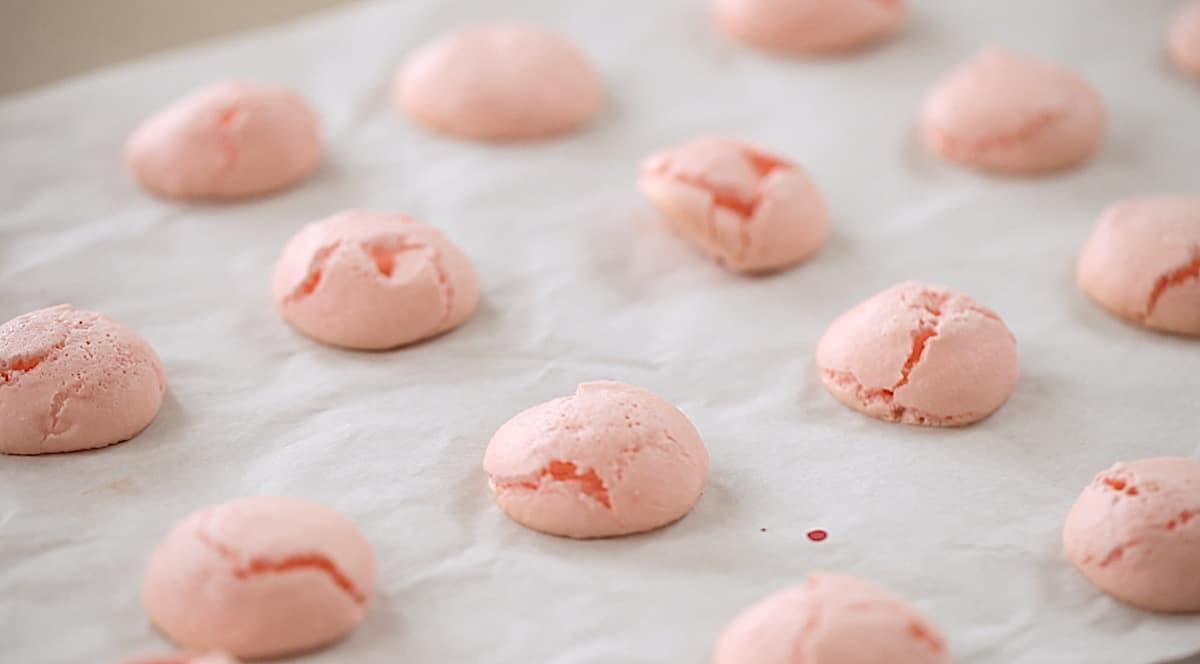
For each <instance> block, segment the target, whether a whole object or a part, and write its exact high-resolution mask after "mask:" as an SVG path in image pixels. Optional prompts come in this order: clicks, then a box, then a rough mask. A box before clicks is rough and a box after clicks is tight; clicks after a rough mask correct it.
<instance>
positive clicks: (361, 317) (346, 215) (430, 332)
mask: <svg viewBox="0 0 1200 664" xmlns="http://www.w3.org/2000/svg"><path fill="white" fill-rule="evenodd" d="M272 291H273V293H274V297H275V303H276V306H277V307H278V309H279V312H280V314H281V315H282V316H283V318H284V320H286V321H287V322H289V323H291V324H292V325H293V326H294V327H295V328H296V329H298V330H300V331H301V332H303V333H304V334H306V335H308V336H309V337H311V338H313V339H316V340H317V341H321V342H323V343H327V344H332V345H335V346H343V347H346V348H355V349H361V350H385V349H389V348H395V347H398V346H403V345H405V344H410V343H413V342H416V341H420V340H422V339H426V338H429V337H433V336H436V335H438V334H441V333H443V332H446V331H448V330H451V329H453V328H455V327H458V326H459V325H461V324H462V323H463V322H465V321H466V320H467V319H468V318H470V316H471V314H472V313H473V312H474V311H475V307H476V305H477V304H478V302H479V278H478V276H477V275H476V273H475V268H474V267H473V266H472V265H471V262H470V260H469V259H468V258H467V256H466V254H464V253H463V252H462V250H461V249H459V248H458V247H457V246H456V245H454V244H453V243H452V242H450V240H448V239H446V237H445V236H444V235H442V234H441V233H440V232H439V231H438V230H437V229H435V228H433V227H432V226H429V225H427V224H423V223H421V222H419V221H416V220H414V219H412V218H410V217H408V216H405V215H402V214H395V213H389V212H373V211H369V210H349V211H346V212H342V213H339V214H336V215H334V216H332V217H329V218H327V219H324V220H322V221H318V222H316V223H312V224H309V225H308V226H305V227H304V228H303V229H302V230H301V231H300V232H299V233H297V234H296V235H295V236H293V237H292V239H291V240H289V241H288V243H287V244H286V245H285V246H284V248H283V252H282V254H281V255H280V257H279V260H278V262H277V263H276V266H275V273H274V277H273V279H272Z"/></svg>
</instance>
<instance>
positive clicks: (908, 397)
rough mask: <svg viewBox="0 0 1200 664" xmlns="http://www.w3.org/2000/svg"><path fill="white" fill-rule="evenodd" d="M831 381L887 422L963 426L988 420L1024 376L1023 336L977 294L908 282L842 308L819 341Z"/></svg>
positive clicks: (851, 401)
mask: <svg viewBox="0 0 1200 664" xmlns="http://www.w3.org/2000/svg"><path fill="white" fill-rule="evenodd" d="M817 366H818V367H819V368H820V370H821V378H822V380H823V381H824V383H825V387H826V388H828V389H829V391H830V392H831V393H832V394H833V395H834V396H835V397H837V398H838V400H839V401H841V402H842V403H844V404H846V405H847V406H850V407H851V408H853V409H855V410H858V411H861V412H863V413H866V414H867V415H870V416H872V417H877V418H879V419H883V420H889V421H899V422H904V423H907V424H922V425H927V426H960V425H964V424H970V423H972V422H975V421H978V420H981V419H983V418H985V417H987V416H988V415H990V414H991V413H993V412H994V411H995V410H996V409H998V408H999V407H1000V406H1001V405H1003V404H1004V402H1005V401H1006V400H1007V399H1008V397H1009V395H1010V394H1011V393H1012V391H1013V387H1014V386H1015V385H1016V382H1017V375H1018V373H1019V371H1018V362H1017V343H1016V338H1015V337H1014V336H1013V334H1012V332H1011V331H1009V329H1008V327H1007V326H1006V325H1005V324H1004V321H1002V320H1001V319H1000V317H999V316H998V315H997V314H996V313H995V312H993V311H992V310H990V309H987V308H986V307H983V306H981V305H979V304H978V303H977V302H976V301H975V300H974V299H973V298H971V297H969V296H966V295H963V294H961V293H957V292H955V291H952V290H949V289H946V288H942V287H939V286H930V285H926V284H921V283H917V282H911V281H909V282H903V283H900V284H897V285H896V286H893V287H891V288H889V289H887V290H885V291H883V292H881V293H878V294H876V295H875V296H873V297H871V298H869V299H868V300H866V301H864V302H862V303H860V304H858V305H857V306H855V307H854V308H852V309H850V310H849V311H847V312H846V313H845V314H842V316H840V317H839V318H838V319H837V320H835V321H834V322H833V324H832V325H830V326H829V329H828V330H827V331H826V332H825V335H824V336H823V337H822V338H821V341H820V343H819V345H818V347H817Z"/></svg>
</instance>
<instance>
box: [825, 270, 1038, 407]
mask: <svg viewBox="0 0 1200 664" xmlns="http://www.w3.org/2000/svg"><path fill="white" fill-rule="evenodd" d="M893 292H894V293H895V296H894V297H895V298H896V300H895V301H896V302H897V303H898V304H899V307H900V308H902V309H903V310H906V313H908V314H911V315H912V316H913V317H914V318H915V320H914V322H913V327H912V328H911V329H910V330H909V331H908V337H909V340H910V341H909V343H910V345H909V347H908V351H907V353H906V355H905V357H904V360H903V362H901V363H900V364H899V366H897V367H896V374H895V378H894V379H889V380H890V382H889V383H884V384H879V382H882V381H879V378H881V377H882V376H876V377H875V378H873V379H872V380H873V381H877V382H876V383H875V384H874V385H868V384H866V383H864V382H863V379H862V378H860V377H859V373H858V371H857V370H861V369H863V367H861V366H855V365H856V363H855V362H854V361H853V360H851V359H849V358H842V359H841V360H825V361H831V363H832V364H834V365H838V364H841V363H842V362H849V364H850V366H826V365H825V364H824V363H823V361H822V359H821V356H822V352H821V350H820V347H818V362H819V367H820V370H821V375H822V377H823V379H824V380H825V382H826V384H827V385H829V386H831V388H832V387H836V388H837V390H834V392H835V395H836V394H839V393H840V394H842V395H846V394H847V393H852V394H853V397H854V401H856V402H857V404H858V405H857V406H856V408H858V409H859V410H863V411H864V412H867V413H868V414H871V415H873V416H875V417H879V418H881V419H884V420H889V421H899V422H906V423H910V424H922V425H936V426H960V425H962V424H968V423H970V422H973V421H976V420H978V419H980V418H981V416H983V415H984V414H985V413H980V412H975V411H973V410H968V411H964V412H957V413H949V414H947V413H932V412H929V411H927V410H923V409H921V408H916V407H913V406H912V405H910V404H908V403H904V401H905V399H904V398H903V395H902V394H899V393H900V392H901V391H902V390H904V389H905V388H906V387H909V386H910V385H914V384H913V383H912V382H911V381H912V379H913V375H914V372H916V371H917V370H918V369H919V368H920V367H921V366H922V365H923V364H924V362H925V361H926V360H927V359H928V357H929V353H930V352H931V348H932V346H933V345H934V343H935V342H936V340H937V339H938V338H939V336H940V335H941V334H942V332H943V327H944V325H945V324H946V322H947V321H948V320H954V319H958V320H961V319H962V318H964V317H972V316H978V317H979V318H983V319H987V320H990V321H993V322H995V323H998V324H999V325H1001V326H1002V327H1003V329H1004V331H1005V334H1006V335H1007V336H1008V337H1009V338H1010V339H1014V340H1015V338H1014V337H1013V335H1012V332H1011V331H1010V330H1008V328H1007V327H1006V326H1004V323H1003V321H1002V320H1001V318H1000V316H999V315H998V314H996V313H995V312H994V311H992V310H990V309H988V308H986V307H983V306H981V305H979V304H978V303H977V302H975V300H974V299H972V298H971V297H969V296H966V295H963V294H960V293H956V292H954V291H951V290H948V289H944V288H939V287H934V286H927V285H925V284H920V283H916V282H905V283H902V284H898V285H897V286H894V287H893V288H891V289H889V290H888V291H884V292H883V293H880V294H878V295H876V296H875V298H871V300H868V301H866V302H864V303H862V304H860V305H859V306H858V307H855V309H852V310H851V311H850V312H847V313H846V314H845V315H844V316H843V318H839V319H838V321H835V322H834V324H833V325H832V326H831V328H830V329H831V330H832V329H833V327H835V326H838V325H839V323H840V322H841V321H842V320H844V319H845V317H846V316H851V315H854V314H853V312H855V311H857V310H859V309H860V308H861V307H864V306H870V305H868V302H872V301H874V300H875V299H876V298H878V297H887V294H888V293H893ZM890 306H893V307H894V306H895V305H894V304H893V305H890ZM900 316H901V314H899V313H895V314H892V316H891V317H890V318H889V320H892V319H895V318H897V317H900ZM860 324H861V323H860ZM829 334H830V332H828V331H827V332H826V338H825V339H823V340H822V345H824V344H825V343H826V342H827V341H826V340H827V339H828V335H829ZM891 361H892V360H890V359H887V360H885V363H884V364H883V365H882V366H883V367H884V368H886V369H888V371H887V372H885V373H890V366H891V365H890V362H891ZM856 369H857V370H856ZM876 373H878V372H876ZM839 398H843V399H844V396H839Z"/></svg>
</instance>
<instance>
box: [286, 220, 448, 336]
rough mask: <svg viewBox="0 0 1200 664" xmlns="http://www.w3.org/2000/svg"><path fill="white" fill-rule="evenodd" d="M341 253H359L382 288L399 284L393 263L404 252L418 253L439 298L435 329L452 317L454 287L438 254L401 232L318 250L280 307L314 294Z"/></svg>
mask: <svg viewBox="0 0 1200 664" xmlns="http://www.w3.org/2000/svg"><path fill="white" fill-rule="evenodd" d="M400 218H401V219H402V220H403V221H406V222H407V221H411V220H410V219H409V218H408V217H400ZM345 251H358V252H361V254H362V255H363V256H365V257H366V258H367V259H369V261H370V264H371V265H372V266H373V267H374V269H375V270H376V272H377V273H378V275H379V276H380V277H381V279H380V282H381V283H383V284H388V283H403V279H400V278H399V276H398V273H397V271H396V265H397V259H398V258H399V257H400V256H401V255H402V254H405V253H408V252H419V253H420V254H421V255H423V256H424V257H425V259H426V260H425V264H427V265H428V266H429V267H430V268H431V269H432V270H433V272H434V275H435V280H436V282H437V286H438V289H439V291H440V294H441V300H442V312H441V317H440V319H439V320H438V323H437V325H439V326H440V325H444V324H445V323H446V321H448V320H449V319H450V317H451V316H453V315H454V298H455V289H454V284H453V283H452V281H451V279H450V275H449V273H448V272H447V270H446V267H445V265H444V263H443V262H442V254H441V251H439V250H438V248H437V247H435V246H433V245H431V244H428V243H426V242H422V241H420V240H416V239H414V237H413V236H412V235H411V234H407V233H402V232H401V233H379V234H376V235H374V236H372V237H369V238H367V239H365V240H362V241H359V242H357V243H356V244H348V243H345V242H343V241H342V240H340V239H339V240H334V241H332V242H330V243H328V244H325V245H322V246H320V247H318V248H317V249H316V250H315V251H314V252H313V254H312V257H311V258H310V259H309V264H308V269H307V272H306V274H305V276H304V279H302V280H301V281H300V283H299V284H297V285H296V287H295V288H293V289H292V292H291V293H290V294H288V295H287V296H286V297H285V298H284V303H285V304H290V303H293V302H297V301H299V300H302V299H304V298H306V297H308V296H310V295H312V294H313V293H314V292H316V290H317V289H318V288H319V287H320V285H321V283H322V280H323V279H324V277H325V273H326V271H327V266H328V264H329V262H330V261H331V260H332V259H333V258H334V257H335V256H336V255H339V254H341V253H342V252H345ZM405 274H406V275H407V273H405Z"/></svg>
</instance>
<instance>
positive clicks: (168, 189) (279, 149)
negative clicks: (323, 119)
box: [125, 81, 321, 199]
mask: <svg viewBox="0 0 1200 664" xmlns="http://www.w3.org/2000/svg"><path fill="white" fill-rule="evenodd" d="M320 157H321V131H320V127H319V126H318V123H317V116H316V113H315V112H314V111H313V109H312V107H311V106H309V104H308V102H307V101H306V100H305V99H304V98H303V97H302V96H300V95H299V94H297V93H295V92H292V91H291V90H288V89H286V88H281V87H276V86H273V85H263V84H260V83H249V82H238V81H222V82H219V83H213V84H211V85H207V86H205V87H203V88H200V89H199V90H197V91H196V92H194V93H192V94H190V95H188V96H186V97H184V98H183V99H180V100H178V101H176V102H174V103H172V104H171V105H169V106H167V107H166V108H164V109H163V110H162V111H160V112H158V113H157V114H155V115H153V116H151V117H150V118H149V119H148V120H146V121H145V122H143V123H142V125H141V126H140V127H138V128H137V130H136V131H135V132H134V133H133V136H132V137H130V139H129V142H128V143H127V144H126V146H125V158H126V161H127V162H128V163H129V167H130V168H131V169H132V170H133V173H134V175H135V176H137V179H138V181H140V182H141V183H142V186H144V187H146V188H147V189H150V190H152V191H154V192H157V193H159V194H162V195H164V196H170V197H173V198H189V199H194V198H200V199H205V198H207V199H227V198H240V197H245V196H254V195H256V194H265V193H268V192H272V191H276V190H278V189H283V188H285V187H287V186H290V185H292V184H294V183H296V182H297V181H299V180H300V179H302V178H303V177H304V176H306V175H308V174H309V173H311V172H312V171H313V170H314V169H316V167H317V162H318V161H319V160H320Z"/></svg>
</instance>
